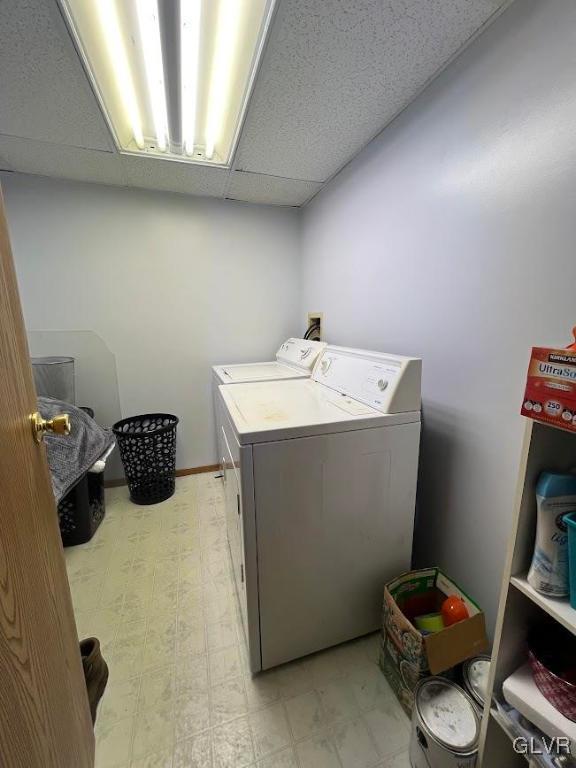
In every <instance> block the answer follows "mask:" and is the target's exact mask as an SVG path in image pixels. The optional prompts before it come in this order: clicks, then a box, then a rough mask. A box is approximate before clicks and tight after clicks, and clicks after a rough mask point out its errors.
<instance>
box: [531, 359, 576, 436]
mask: <svg viewBox="0 0 576 768" xmlns="http://www.w3.org/2000/svg"><path fill="white" fill-rule="evenodd" d="M520 412H521V414H522V416H527V417H528V418H529V419H534V420H535V421H541V422H544V423H545V424H553V425H554V426H556V427H561V428H562V429H568V430H570V431H572V432H576V350H574V349H552V348H549V347H534V348H533V349H532V355H531V357H530V364H529V366H528V375H527V377H526V389H525V391H524V399H523V400H522V409H521V411H520Z"/></svg>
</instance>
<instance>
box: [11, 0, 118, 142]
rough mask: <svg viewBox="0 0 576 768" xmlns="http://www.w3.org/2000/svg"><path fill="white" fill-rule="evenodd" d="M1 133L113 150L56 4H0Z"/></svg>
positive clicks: (19, 0)
mask: <svg viewBox="0 0 576 768" xmlns="http://www.w3.org/2000/svg"><path fill="white" fill-rule="evenodd" d="M0 72H1V73H2V74H1V76H0V105H1V109H0V133H4V134H9V135H12V136H21V137H26V138H32V139H38V140H40V141H52V142H54V143H61V144H69V145H71V146H77V147H86V148H91V149H108V150H110V149H113V143H112V139H111V136H110V134H109V131H108V128H107V125H106V122H105V120H104V117H103V115H102V113H101V111H100V107H99V105H98V102H97V100H96V97H95V96H94V93H93V91H92V89H91V86H90V83H89V81H88V78H87V76H86V73H85V71H84V68H83V66H82V63H81V61H80V57H79V56H78V54H77V52H76V49H75V48H74V45H73V43H72V40H71V38H70V35H69V33H68V30H67V28H66V24H65V23H64V20H63V18H62V16H61V14H60V11H59V9H58V7H57V4H56V0H0Z"/></svg>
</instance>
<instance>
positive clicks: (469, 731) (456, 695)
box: [416, 677, 480, 752]
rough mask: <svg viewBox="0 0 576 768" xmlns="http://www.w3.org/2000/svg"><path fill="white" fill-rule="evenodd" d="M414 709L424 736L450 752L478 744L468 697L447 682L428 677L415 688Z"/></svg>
mask: <svg viewBox="0 0 576 768" xmlns="http://www.w3.org/2000/svg"><path fill="white" fill-rule="evenodd" d="M416 708H417V711H418V715H419V717H420V720H421V721H422V723H423V725H424V727H425V728H426V731H427V732H428V734H429V735H430V736H431V737H432V738H433V739H435V740H436V741H438V742H439V743H440V744H442V746H444V747H446V748H447V749H450V750H452V751H454V752H471V751H473V750H474V749H476V747H477V745H478V736H479V730H480V723H479V721H478V716H477V715H476V712H475V711H474V706H473V704H472V702H471V700H470V698H469V697H468V696H467V695H466V694H465V693H464V691H463V690H462V689H461V688H460V687H459V686H457V685H456V684H455V683H452V682H450V680H445V679H444V678H442V677H429V678H427V679H426V680H423V681H422V682H421V683H420V684H419V685H418V688H417V689H416Z"/></svg>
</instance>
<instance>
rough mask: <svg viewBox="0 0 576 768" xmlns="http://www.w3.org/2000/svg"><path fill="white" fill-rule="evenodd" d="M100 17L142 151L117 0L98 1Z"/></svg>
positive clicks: (115, 71)
mask: <svg viewBox="0 0 576 768" xmlns="http://www.w3.org/2000/svg"><path fill="white" fill-rule="evenodd" d="M95 6H96V8H97V9H98V15H99V17H100V25H101V27H102V33H103V35H102V36H103V38H104V40H105V41H106V47H107V48H108V56H109V58H110V61H113V62H114V75H115V79H116V86H117V88H118V91H119V92H120V96H121V99H122V103H123V105H124V109H125V110H126V115H127V117H128V121H129V123H130V127H131V129H132V134H133V136H134V141H135V142H136V144H137V146H138V147H139V148H140V149H143V148H144V137H143V135H142V123H141V120H140V112H139V110H138V102H137V100H136V93H135V91H134V83H133V81H132V74H131V72H130V66H129V64H128V59H127V57H126V49H125V48H124V43H123V42H122V33H121V32H120V22H119V20H118V13H117V11H116V3H115V0H98V2H97V3H95Z"/></svg>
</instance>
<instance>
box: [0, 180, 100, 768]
mask: <svg viewBox="0 0 576 768" xmlns="http://www.w3.org/2000/svg"><path fill="white" fill-rule="evenodd" d="M47 289H48V286H47ZM45 300H46V301H51V300H54V301H65V300H66V299H65V297H58V295H57V293H54V295H53V297H50V296H49V295H47V296H46V299H45ZM35 410H36V394H35V391H34V384H33V380H32V371H31V367H30V358H29V353H28V344H27V341H26V335H25V332H24V324H23V320H22V312H21V308H20V300H19V297H18V288H17V284H16V278H15V273H14V265H13V262H12V254H11V250H10V240H9V237H8V230H7V227H6V219H5V215H4V206H3V203H2V197H1V193H0V766H2V767H3V768H4V767H5V768H92V766H93V765H94V734H93V730H92V723H91V720H90V712H89V709H88V698H87V695H86V687H85V684H84V675H83V672H82V662H81V658H80V651H79V647H78V637H77V634H76V625H75V623H74V615H73V613H72V602H71V598H70V589H69V586H68V579H67V576H66V568H65V564H64V554H63V550H62V544H61V541H60V534H59V531H58V522H57V513H56V508H55V504H54V497H53V495H52V488H51V484H50V478H49V474H48V466H47V463H46V455H45V451H44V447H43V446H42V445H37V444H36V443H35V442H34V440H33V437H32V432H31V427H30V424H29V414H30V413H32V412H34V411H35ZM62 439H63V440H65V439H66V438H64V437H63V438H62Z"/></svg>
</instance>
